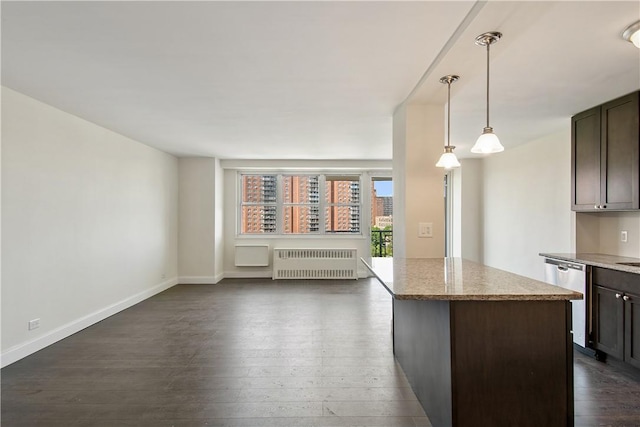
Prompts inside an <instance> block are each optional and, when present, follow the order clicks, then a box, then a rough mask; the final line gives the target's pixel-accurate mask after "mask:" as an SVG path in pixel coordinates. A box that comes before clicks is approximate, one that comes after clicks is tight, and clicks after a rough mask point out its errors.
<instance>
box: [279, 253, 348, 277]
mask: <svg viewBox="0 0 640 427" xmlns="http://www.w3.org/2000/svg"><path fill="white" fill-rule="evenodd" d="M357 278H358V251H357V249H312V248H295V249H294V248H275V249H274V250H273V280H276V279H357Z"/></svg>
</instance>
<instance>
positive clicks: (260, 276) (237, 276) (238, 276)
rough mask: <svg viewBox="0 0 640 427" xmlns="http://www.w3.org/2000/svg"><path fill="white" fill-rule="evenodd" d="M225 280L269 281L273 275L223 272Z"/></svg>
mask: <svg viewBox="0 0 640 427" xmlns="http://www.w3.org/2000/svg"><path fill="white" fill-rule="evenodd" d="M224 277H225V278H230V279H271V278H272V277H273V273H272V271H271V270H269V271H225V272H224Z"/></svg>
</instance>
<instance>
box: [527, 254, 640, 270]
mask: <svg viewBox="0 0 640 427" xmlns="http://www.w3.org/2000/svg"><path fill="white" fill-rule="evenodd" d="M539 255H540V256H544V257H548V258H555V259H559V260H562V261H569V262H578V263H581V264H587V265H591V266H594V267H602V268H608V269H611V270H618V271H625V272H627V273H635V274H640V267H633V266H630V265H621V264H618V263H620V262H640V258H629V257H623V256H616V255H607V254H582V253H577V254H554V253H540V254H539Z"/></svg>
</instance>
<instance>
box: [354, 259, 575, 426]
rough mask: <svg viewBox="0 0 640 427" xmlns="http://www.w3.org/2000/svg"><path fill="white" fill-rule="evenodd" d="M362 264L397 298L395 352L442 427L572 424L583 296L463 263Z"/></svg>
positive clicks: (431, 416)
mask: <svg viewBox="0 0 640 427" xmlns="http://www.w3.org/2000/svg"><path fill="white" fill-rule="evenodd" d="M363 262H364V263H365V265H366V266H367V268H369V270H371V272H372V273H373V274H374V275H375V276H376V277H377V278H378V280H379V281H380V282H381V283H382V284H383V285H384V287H385V288H386V289H387V290H388V291H389V293H390V294H391V296H392V297H393V337H394V343H393V346H394V353H395V356H396V359H397V360H398V363H399V364H400V366H401V367H402V369H403V370H404V372H405V375H406V376H407V379H408V380H409V383H410V384H411V387H412V388H413V391H414V392H415V394H416V396H417V397H418V400H419V401H420V403H421V404H422V406H423V408H424V409H425V412H426V413H427V415H428V416H429V419H430V420H431V423H432V424H433V426H434V427H440V426H474V427H475V426H519V427H524V426H546V427H553V426H573V347H572V340H571V335H570V319H571V306H570V304H569V301H570V300H572V299H580V298H582V295H581V294H580V293H577V292H573V291H569V290H566V289H563V288H559V287H556V286H551V285H548V284H546V283H543V282H539V281H536V280H532V279H528V278H526V277H522V276H518V275H515V274H512V273H508V272H506V271H502V270H498V269H495V268H491V267H487V266H484V265H482V264H478V263H474V262H471V261H467V260H463V259H459V258H444V259H443V258H438V259H417V258H416V259H398V258H373V259H372V260H371V262H367V261H365V260H363Z"/></svg>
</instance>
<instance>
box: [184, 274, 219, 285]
mask: <svg viewBox="0 0 640 427" xmlns="http://www.w3.org/2000/svg"><path fill="white" fill-rule="evenodd" d="M222 278H223V276H222V274H218V275H217V276H180V277H178V283H179V284H181V285H215V284H216V283H218V282H219V281H220V280H222Z"/></svg>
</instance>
